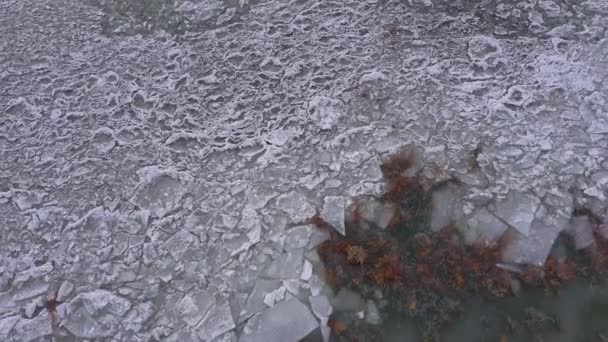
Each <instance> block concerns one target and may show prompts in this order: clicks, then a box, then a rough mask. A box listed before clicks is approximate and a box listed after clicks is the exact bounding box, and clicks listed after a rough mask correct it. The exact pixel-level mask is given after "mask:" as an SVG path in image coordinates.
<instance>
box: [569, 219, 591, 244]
mask: <svg viewBox="0 0 608 342" xmlns="http://www.w3.org/2000/svg"><path fill="white" fill-rule="evenodd" d="M566 232H567V233H568V234H569V235H570V236H571V237H572V238H573V239H574V246H575V247H576V249H584V248H587V247H589V246H590V245H591V244H592V243H593V240H594V239H593V224H592V223H591V221H590V220H589V217H587V216H575V217H573V218H572V220H570V224H569V225H568V227H567V228H566Z"/></svg>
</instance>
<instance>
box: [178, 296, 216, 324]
mask: <svg viewBox="0 0 608 342" xmlns="http://www.w3.org/2000/svg"><path fill="white" fill-rule="evenodd" d="M214 304H215V298H214V297H213V296H212V295H211V294H210V293H208V292H207V291H198V292H195V293H191V294H187V295H185V296H184V297H183V298H182V299H181V300H180V301H179V302H178V303H177V305H176V306H175V309H176V310H177V311H178V312H179V314H180V316H181V319H182V320H183V321H184V322H186V324H188V325H189V326H195V325H197V324H198V322H200V321H201V320H202V319H203V317H204V316H205V314H207V312H208V311H209V309H210V308H211V306H213V305H214Z"/></svg>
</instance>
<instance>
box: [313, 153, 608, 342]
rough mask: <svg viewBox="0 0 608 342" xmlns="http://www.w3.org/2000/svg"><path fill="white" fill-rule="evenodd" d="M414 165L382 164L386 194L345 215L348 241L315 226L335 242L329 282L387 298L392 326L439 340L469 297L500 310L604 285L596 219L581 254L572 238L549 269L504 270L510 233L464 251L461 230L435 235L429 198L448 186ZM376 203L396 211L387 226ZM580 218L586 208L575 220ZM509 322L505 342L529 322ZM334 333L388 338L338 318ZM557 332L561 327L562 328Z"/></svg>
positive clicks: (607, 252)
mask: <svg viewBox="0 0 608 342" xmlns="http://www.w3.org/2000/svg"><path fill="white" fill-rule="evenodd" d="M413 164H414V163H413V161H412V157H411V156H410V155H409V154H407V153H405V152H403V153H399V154H396V155H394V156H392V157H390V158H388V159H387V160H385V161H384V163H383V164H382V168H381V170H382V172H383V174H384V177H385V179H386V182H387V184H386V192H385V193H384V195H383V196H382V197H381V198H377V199H376V198H374V199H372V200H367V202H366V201H363V200H355V201H354V204H353V205H352V206H351V207H350V208H349V210H348V213H347V218H346V235H345V236H342V235H340V234H338V233H336V232H335V231H334V230H333V229H331V226H330V225H329V224H328V223H326V222H325V221H323V220H322V219H321V218H320V217H318V216H317V217H315V218H313V220H312V221H313V223H314V224H315V225H316V226H317V227H318V228H319V229H324V230H327V231H329V232H330V236H331V238H330V239H329V240H327V241H325V242H323V243H322V244H321V245H319V247H318V249H317V251H318V254H319V256H320V258H321V261H322V263H323V266H324V272H325V280H326V282H327V283H328V284H329V285H330V286H331V287H332V288H333V289H335V290H340V289H344V288H346V289H349V290H351V291H354V292H356V293H358V294H359V295H360V296H361V297H362V298H364V299H369V300H376V301H380V302H382V301H384V302H383V303H384V304H383V305H381V309H380V311H381V313H382V315H383V316H385V317H384V318H385V319H389V320H394V319H396V318H397V319H400V320H403V321H405V320H408V319H409V320H410V321H414V322H415V323H416V326H417V327H418V330H419V331H420V333H421V334H422V336H423V338H424V339H425V340H429V341H438V340H441V334H440V332H441V329H442V328H444V327H445V326H446V325H447V324H448V323H449V322H451V321H453V320H454V319H455V318H456V317H458V316H460V315H462V314H463V312H464V310H465V307H466V304H467V302H469V301H470V300H473V299H479V298H481V299H482V300H484V301H486V302H490V303H499V302H500V301H503V300H507V299H508V298H510V297H512V296H514V295H518V293H519V292H521V291H522V289H524V288H525V289H527V288H531V289H543V292H545V293H548V294H550V295H556V294H558V293H559V291H560V288H561V287H562V285H564V284H565V283H567V282H570V281H572V280H573V279H575V278H576V277H584V278H586V279H596V280H598V279H601V278H600V277H601V276H602V275H603V274H604V273H605V272H606V271H607V270H608V240H607V239H606V238H605V237H604V235H603V234H601V233H600V231H599V227H601V225H600V222H599V221H597V220H596V222H595V224H596V230H595V241H596V242H595V243H594V244H593V245H591V246H590V247H588V248H586V249H583V250H580V251H576V249H575V248H574V245H573V243H571V242H570V241H569V240H568V238H567V237H566V236H560V238H559V239H558V242H556V244H561V245H562V246H565V250H567V252H566V253H563V255H561V256H557V255H554V254H555V253H553V254H551V255H550V256H549V257H548V259H547V260H546V262H545V264H544V266H543V267H537V266H532V265H517V266H514V265H511V267H507V265H502V264H501V256H502V253H503V251H504V249H505V247H506V246H508V244H509V242H510V241H511V240H512V237H511V235H510V233H509V231H507V233H505V234H504V235H503V236H502V237H501V238H500V239H499V240H498V241H497V242H496V243H494V244H491V245H487V244H482V243H475V244H473V245H465V244H464V242H463V237H462V236H461V234H460V232H459V231H458V229H457V227H455V226H454V225H448V226H446V227H444V228H443V229H442V230H440V231H439V232H433V231H431V230H430V225H429V222H430V215H431V211H432V208H431V203H432V201H431V200H430V196H431V192H432V189H433V188H434V187H436V186H441V184H435V185H433V184H430V185H429V184H423V181H422V180H421V179H420V177H419V176H418V174H417V173H416V172H413V171H414V170H413ZM369 201H373V202H374V203H375V205H376V207H380V208H384V209H386V210H385V211H390V213H391V215H390V221H389V222H388V224H387V225H386V226H385V227H384V226H383V225H382V224H380V222H381V221H382V217H378V215H376V216H374V215H370V214H369V212H370V210H369ZM582 214H584V213H583V212H582V211H581V210H578V211H576V212H575V213H573V215H582ZM525 311H526V312H525V314H526V315H527V316H526V317H528V318H529V319H524V320H522V322H524V321H525V322H526V324H525V326H527V327H528V328H530V329H532V328H533V327H534V326H536V325H538V324H541V323H543V324H544V323H546V322H549V321H550V322H552V323H555V322H554V320H553V319H550V318H548V316H545V315H544V314H543V313H542V312H541V311H538V310H536V309H534V308H529V309H526V310H525ZM388 316H390V317H388ZM505 322H506V323H505V325H504V335H503V336H502V337H501V341H503V340H504V341H507V336H509V335H516V334H518V333H520V331H519V330H518V329H520V326H521V325H522V324H523V323H522V322H518V321H516V320H514V319H511V318H509V317H506V318H505ZM537 323H538V324H537ZM535 324H536V325H535ZM541 325H542V324H541ZM329 326H330V328H331V329H332V333H333V337H334V338H335V339H337V340H339V341H342V340H343V341H357V340H359V341H361V340H371V341H373V340H378V341H382V340H383V337H382V336H383V334H384V332H383V331H382V330H381V329H379V328H378V327H376V326H373V325H371V324H367V323H365V322H363V321H361V320H356V319H348V318H342V317H340V313H335V314H334V316H333V317H332V319H331V320H330V322H329ZM542 326H543V327H545V326H546V324H544V325H542ZM551 326H553V327H555V328H556V329H559V324H552V325H551ZM362 336H365V338H362Z"/></svg>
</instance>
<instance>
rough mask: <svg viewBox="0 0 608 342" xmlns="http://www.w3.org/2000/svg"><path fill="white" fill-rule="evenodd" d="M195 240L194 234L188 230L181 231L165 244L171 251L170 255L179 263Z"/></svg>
mask: <svg viewBox="0 0 608 342" xmlns="http://www.w3.org/2000/svg"><path fill="white" fill-rule="evenodd" d="M194 240H195V237H194V235H192V233H190V232H189V231H187V230H179V231H178V232H177V233H175V234H174V235H173V236H172V237H170V238H169V239H168V240H167V241H166V242H165V248H166V249H167V251H169V254H171V256H172V257H173V259H175V260H176V261H179V260H181V258H182V257H183V256H184V253H186V250H188V247H190V244H192V243H193V242H194Z"/></svg>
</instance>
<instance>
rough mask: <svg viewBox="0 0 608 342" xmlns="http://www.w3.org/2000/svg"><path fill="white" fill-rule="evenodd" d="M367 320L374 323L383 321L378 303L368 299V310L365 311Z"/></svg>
mask: <svg viewBox="0 0 608 342" xmlns="http://www.w3.org/2000/svg"><path fill="white" fill-rule="evenodd" d="M365 320H366V321H367V323H369V324H374V325H377V324H380V322H381V317H380V311H379V310H378V307H377V306H376V303H374V301H373V300H368V301H367V311H366V312H365Z"/></svg>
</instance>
